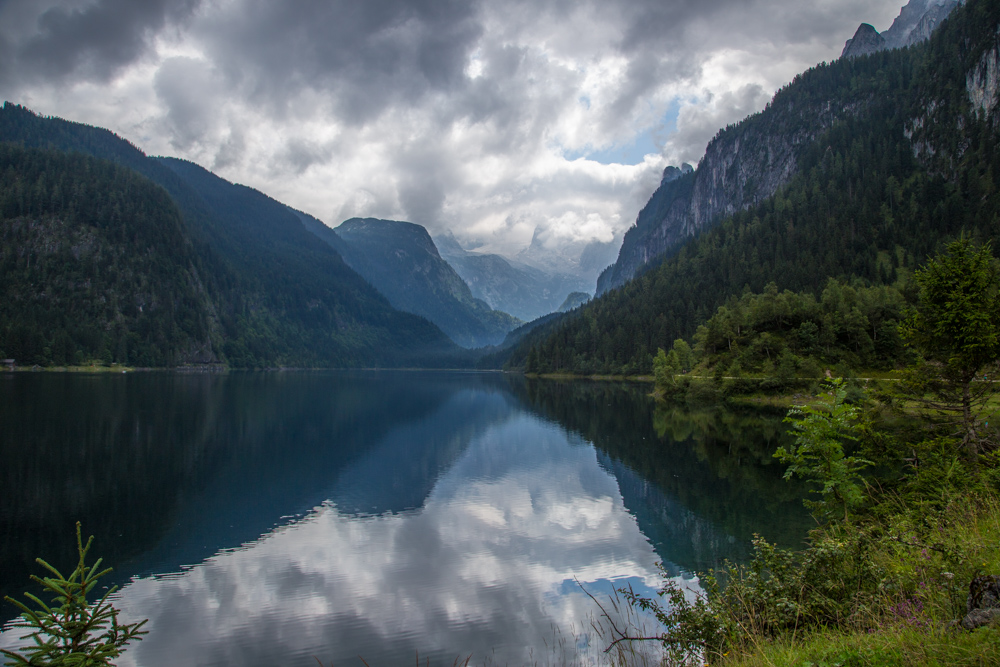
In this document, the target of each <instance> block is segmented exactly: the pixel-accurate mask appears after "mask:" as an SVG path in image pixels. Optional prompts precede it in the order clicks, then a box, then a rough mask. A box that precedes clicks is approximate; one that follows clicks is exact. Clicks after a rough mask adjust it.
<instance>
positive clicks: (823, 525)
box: [613, 238, 1000, 667]
mask: <svg viewBox="0 0 1000 667" xmlns="http://www.w3.org/2000/svg"><path fill="white" fill-rule="evenodd" d="M913 288H914V290H915V298H914V300H913V301H912V305H910V306H908V307H906V308H901V309H900V310H899V311H898V313H897V318H896V320H897V321H896V324H895V327H896V330H895V332H896V335H897V338H896V340H898V341H899V342H900V343H901V351H900V353H899V354H897V355H896V357H895V358H896V359H906V360H907V365H906V367H905V368H903V369H901V370H900V371H899V372H898V374H897V377H896V380H897V381H896V382H892V383H882V384H881V385H879V386H878V387H872V388H870V391H868V392H865V391H863V390H862V388H861V387H860V386H857V385H854V386H851V385H850V384H849V383H848V382H845V381H844V380H842V379H838V378H834V379H830V380H827V381H825V382H824V383H823V386H822V394H821V395H820V396H819V397H818V398H815V399H812V400H811V402H810V403H808V404H806V405H802V406H798V407H795V408H792V409H791V410H789V412H788V416H787V417H786V421H787V422H789V423H790V425H791V429H792V433H793V435H794V436H795V444H794V445H793V446H789V447H784V448H781V449H779V450H778V452H776V453H775V457H776V458H778V459H779V460H780V461H781V462H782V463H784V464H786V465H787V466H788V467H787V470H786V475H785V476H786V478H788V477H792V476H797V477H801V478H803V479H805V480H808V481H809V482H811V483H812V485H813V487H814V491H815V494H814V497H813V498H812V499H810V500H808V501H806V503H807V506H808V507H809V509H810V510H811V511H812V513H813V516H814V517H815V519H816V521H817V527H816V528H815V529H814V530H813V531H811V533H810V537H809V540H808V543H807V546H806V548H804V549H801V550H784V549H780V548H778V547H776V546H775V545H773V544H771V543H769V542H768V541H766V540H765V539H764V538H762V537H759V536H758V537H757V538H756V539H755V540H754V556H753V558H752V560H751V561H750V563H749V564H747V565H734V564H726V565H725V566H724V567H722V568H721V569H719V570H716V571H713V572H709V573H704V574H701V575H700V576H699V578H698V581H699V583H700V586H701V588H700V590H697V591H692V590H685V589H684V588H682V586H681V585H679V584H676V583H673V582H671V581H670V580H668V579H666V578H665V579H664V581H665V583H664V585H663V588H662V589H661V590H660V591H659V597H658V598H644V597H641V596H639V595H636V594H634V593H633V592H631V591H628V590H625V591H621V592H622V593H623V594H624V595H625V596H626V597H627V599H628V600H629V601H630V603H631V604H632V605H633V606H635V607H638V608H641V609H643V610H647V611H652V612H653V613H654V614H655V615H656V616H657V618H658V619H659V620H660V622H661V623H662V626H663V627H662V632H661V633H660V634H658V635H657V636H656V637H655V638H654V639H655V641H659V642H661V643H662V645H663V647H664V650H665V652H666V655H667V664H671V665H687V664H699V665H739V666H744V665H745V666H763V665H795V666H796V667H798V666H802V667H820V666H832V665H840V666H841V667H846V666H862V665H871V666H893V665H899V666H900V667H903V666H913V665H916V666H923V665H926V666H928V667H929V666H931V665H976V666H979V665H982V666H986V665H997V664H1000V436H998V430H997V425H998V424H1000V420H998V414H997V413H998V412H1000V400H998V399H1000V382H998V378H1000V270H998V263H997V261H996V260H995V259H994V258H993V256H992V252H991V249H990V247H989V245H978V244H976V243H974V242H972V241H971V240H969V239H966V238H960V239H958V240H957V241H954V242H952V243H951V244H949V245H948V246H947V249H946V251H945V252H943V253H942V254H939V255H938V256H936V257H934V258H933V259H931V260H929V262H928V263H927V264H926V265H925V266H924V267H923V268H921V269H919V270H917V271H916V272H915V273H914V275H913ZM772 296H774V295H773V294H772ZM754 298H755V297H752V296H751V297H750V298H749V299H748V300H750V301H752V300H753V299H754ZM807 328H809V327H807ZM799 330H800V331H801V330H802V326H801V325H800V327H799ZM884 334H886V335H891V334H890V332H889V330H888V329H884ZM708 338H709V336H707V335H705V334H704V333H703V334H702V336H701V339H700V340H699V345H701V346H702V349H701V353H702V354H704V353H705V347H704V345H705V341H706V340H707V339H708ZM758 340H759V339H758ZM681 342H683V341H681ZM684 348H685V345H680V344H676V345H675V346H674V348H673V349H672V350H671V352H670V353H669V355H668V354H667V353H665V352H663V351H661V354H660V355H659V356H660V358H661V360H660V362H659V364H658V366H659V367H658V371H659V373H658V375H657V378H656V380H657V387H658V391H659V392H660V393H661V394H662V395H665V396H668V397H669V396H675V397H677V396H681V397H683V398H688V399H690V392H691V391H693V388H694V387H695V386H696V383H694V382H688V383H687V387H686V391H684V392H681V391H680V390H679V389H678V385H679V384H681V383H678V382H677V381H676V379H675V376H674V374H673V373H672V371H674V370H682V369H683V368H684V363H685V360H686V359H685V352H686V350H685V349H684ZM688 349H689V350H690V348H688ZM727 352H728V350H727ZM737 354H739V353H737ZM688 362H689V363H692V365H693V361H691V360H688ZM734 363H739V361H738V360H734V361H732V362H730V367H732V365H733V364H734ZM706 384H709V385H710V386H711V385H712V384H713V383H708V382H706ZM714 384H715V387H716V390H717V387H718V385H719V384H720V383H718V382H716V383H714ZM991 424H992V425H991ZM637 639H638V638H637V637H630V636H629V635H628V631H623V632H622V633H619V636H616V637H614V638H613V640H614V641H615V642H617V643H627V642H632V641H635V640H637ZM648 640H649V639H648V638H646V639H644V641H648Z"/></svg>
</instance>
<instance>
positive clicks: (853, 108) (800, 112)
mask: <svg viewBox="0 0 1000 667" xmlns="http://www.w3.org/2000/svg"><path fill="white" fill-rule="evenodd" d="M958 4H959V3H958V2H957V1H956V0H910V2H909V3H908V4H907V5H906V6H905V7H903V9H902V11H901V12H900V16H899V17H898V18H897V19H896V21H894V22H893V25H892V27H890V28H889V29H888V30H886V31H885V33H883V34H882V35H880V34H879V33H878V31H876V30H875V28H873V27H872V26H870V25H868V24H862V25H861V27H860V28H858V31H857V32H856V33H855V36H854V37H853V38H852V39H850V40H848V42H847V45H846V46H845V47H844V56H846V57H849V58H850V57H857V56H861V55H865V54H868V53H874V52H876V51H879V50H882V49H885V48H895V47H897V46H907V45H909V44H913V43H916V42H918V41H921V40H924V39H926V38H927V37H928V36H929V35H930V33H931V32H932V31H933V30H934V28H936V27H937V26H938V25H939V24H940V22H941V21H942V20H944V18H945V17H947V15H948V14H949V13H950V12H951V11H952V10H953V9H954V8H955V7H956V6H958ZM992 62H993V64H992V65H991V64H990V61H984V63H983V64H982V66H981V68H980V69H982V70H983V72H984V73H983V74H982V75H981V76H980V79H981V80H982V81H983V82H988V81H994V82H995V81H997V78H996V73H997V69H998V62H1000V51H998V54H997V56H996V57H995V59H994V61H992ZM991 66H992V67H993V70H990V67H991ZM991 71H992V72H993V74H990V72H991ZM970 76H972V74H970ZM977 76H979V75H977ZM993 86H994V87H993V88H992V89H991V88H989V84H987V83H984V84H983V85H982V86H980V88H982V91H983V92H982V94H981V98H982V100H984V101H983V102H981V103H980V106H982V104H986V103H987V102H986V100H987V99H989V100H993V101H994V102H995V100H996V92H997V84H995V83H994V84H993ZM970 90H971V88H970ZM991 95H992V97H990V96H991ZM865 105H866V102H865V100H848V99H844V100H839V101H838V100H830V99H826V100H822V99H815V98H800V99H799V100H798V101H796V100H795V99H793V98H792V97H790V96H788V95H783V93H782V92H779V93H778V94H777V95H775V97H774V99H773V100H772V102H771V104H770V105H768V107H767V109H765V110H764V111H762V112H760V113H758V114H754V115H753V116H750V117H749V118H747V119H745V120H744V121H742V122H741V123H739V124H738V125H735V126H731V127H728V128H726V129H725V130H722V131H720V132H719V134H717V135H716V137H715V138H714V139H713V140H712V141H711V142H710V143H709V145H708V148H707V149H706V150H705V156H704V157H703V158H702V159H701V161H700V162H699V163H698V168H697V169H696V170H692V169H691V168H690V166H689V165H686V166H684V167H681V168H676V167H668V168H667V169H666V170H665V171H664V174H663V180H662V181H661V183H660V186H659V188H658V189H657V190H656V191H655V192H654V193H653V195H652V196H651V197H650V199H649V202H648V203H647V204H646V206H645V208H643V209H642V211H640V212H639V216H638V217H637V219H636V224H635V226H633V227H632V228H631V229H630V230H629V231H628V232H627V233H626V234H625V239H624V241H623V243H622V247H621V250H620V251H619V254H618V259H617V261H616V262H615V263H614V264H612V265H611V266H609V267H608V268H607V269H605V270H604V272H603V273H602V274H601V275H600V277H599V278H598V279H597V295H598V296H599V295H601V294H604V293H605V292H607V291H608V290H611V289H614V288H616V287H619V286H621V285H623V284H624V283H626V282H627V281H629V280H631V279H632V278H633V277H634V276H635V275H637V274H638V273H640V272H641V271H643V269H644V268H645V267H647V266H649V265H650V263H651V262H652V261H653V260H655V259H658V258H660V257H663V256H666V255H668V254H669V253H671V252H673V251H675V250H677V249H678V248H679V247H680V246H681V244H682V243H683V242H685V241H686V240H687V239H689V238H690V237H692V236H694V235H695V234H696V233H698V232H699V231H700V230H702V229H703V228H705V227H706V226H707V225H710V224H712V223H714V222H716V221H717V220H719V219H720V218H722V217H724V216H727V215H731V214H733V213H736V212H737V211H740V210H743V209H745V208H748V207H750V206H753V205H755V204H757V203H759V202H761V201H762V200H764V199H766V198H768V197H770V196H771V195H773V194H774V193H775V192H776V191H777V190H778V188H779V187H781V186H782V185H784V184H785V183H787V182H788V180H789V179H790V178H791V176H792V175H793V174H794V173H795V170H796V165H797V162H796V154H797V151H798V150H799V149H800V147H802V146H804V145H805V144H808V143H810V142H812V141H813V140H815V139H816V137H818V136H819V135H820V134H821V133H822V132H824V131H826V130H827V129H829V128H830V126H831V125H832V124H833V123H834V122H836V121H838V120H842V119H845V118H848V117H851V116H852V115H855V114H857V113H859V112H860V111H861V110H862V109H863V108H864V107H865Z"/></svg>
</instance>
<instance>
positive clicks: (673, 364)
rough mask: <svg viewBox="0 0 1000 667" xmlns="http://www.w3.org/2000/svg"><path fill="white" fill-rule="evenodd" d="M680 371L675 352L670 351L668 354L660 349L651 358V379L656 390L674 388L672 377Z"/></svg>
mask: <svg viewBox="0 0 1000 667" xmlns="http://www.w3.org/2000/svg"><path fill="white" fill-rule="evenodd" d="M679 370H680V362H679V361H678V359H677V351H676V350H670V353H669V354H668V353H666V352H664V351H663V348H662V347H661V348H660V349H659V351H657V353H656V357H654V358H653V379H654V381H655V382H656V387H657V389H660V390H663V389H668V388H671V387H673V386H674V376H675V375H676V374H677V372H678V371H679Z"/></svg>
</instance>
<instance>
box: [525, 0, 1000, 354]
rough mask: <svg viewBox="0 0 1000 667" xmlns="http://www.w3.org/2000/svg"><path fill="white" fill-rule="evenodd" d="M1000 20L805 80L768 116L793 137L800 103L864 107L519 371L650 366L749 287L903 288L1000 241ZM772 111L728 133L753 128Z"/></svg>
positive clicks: (976, 22) (979, 5)
mask: <svg viewBox="0 0 1000 667" xmlns="http://www.w3.org/2000/svg"><path fill="white" fill-rule="evenodd" d="M998 27H1000V3H997V2H992V1H984V0H970V2H968V3H967V4H966V5H965V6H963V7H959V8H958V9H956V10H955V12H954V13H953V14H952V16H951V17H950V18H949V19H948V20H947V21H945V22H944V24H943V25H942V27H941V28H940V29H939V30H938V31H937V32H936V33H935V34H934V36H933V37H932V38H931V40H930V41H929V42H928V43H926V44H923V45H920V46H916V47H911V48H909V49H905V50H900V51H882V52H879V53H875V54H872V55H870V56H866V57H861V58H855V59H842V60H839V61H836V62H834V63H829V64H822V65H819V66H817V67H815V68H813V69H811V70H809V71H807V72H805V73H804V74H802V75H800V76H799V77H796V79H795V81H794V82H793V83H792V84H790V85H789V86H788V87H786V88H785V89H784V90H782V91H781V92H780V93H778V95H776V96H775V102H773V103H772V104H771V107H770V110H773V109H782V108H785V109H790V111H789V112H788V113H789V115H788V116H786V117H784V119H782V117H780V116H774V117H773V118H772V119H771V120H770V121H769V122H773V123H779V122H780V123H787V124H788V125H789V127H790V128H794V127H795V126H796V125H797V124H798V123H800V122H804V120H803V119H802V117H801V115H800V113H799V111H798V110H799V109H802V108H803V106H806V107H807V108H822V107H825V106H826V105H827V103H828V101H829V104H830V106H831V107H833V106H835V103H836V101H837V100H840V101H843V100H847V99H849V100H853V101H854V102H853V103H852V104H854V105H855V106H856V111H855V112H854V113H852V114H851V115H850V116H849V117H847V118H844V119H841V120H837V121H836V122H833V123H831V125H830V128H829V129H828V130H826V131H825V132H823V133H822V134H819V135H817V136H816V138H815V139H814V140H812V141H810V142H808V143H805V144H804V145H803V146H802V147H801V149H800V150H799V153H798V155H799V157H798V158H797V165H798V170H797V173H796V175H795V176H793V177H792V178H791V179H790V180H789V182H788V183H787V185H785V186H783V187H781V188H780V189H778V190H776V193H775V195H774V196H772V197H769V198H767V199H764V200H763V201H761V202H759V203H757V204H755V205H753V206H751V207H749V208H747V209H746V210H743V211H740V212H737V213H735V214H733V215H730V216H729V217H727V218H725V219H723V221H722V222H721V223H720V224H719V225H717V226H715V227H713V228H711V229H708V230H705V231H702V232H701V233H700V234H699V235H698V236H697V237H696V238H694V239H693V240H691V241H689V242H688V243H686V244H685V245H683V246H682V247H681V248H680V250H679V251H678V252H677V253H676V255H674V256H671V257H669V258H667V259H665V260H664V261H662V263H661V264H660V265H659V266H658V267H656V268H653V269H651V270H649V271H648V272H646V273H645V274H643V275H642V276H641V277H639V278H637V279H635V280H633V281H631V282H629V283H627V284H625V285H624V286H622V287H621V288H619V289H616V290H613V291H611V292H609V293H607V294H605V295H604V296H602V297H601V298H599V299H595V300H594V301H592V302H591V303H590V304H588V305H587V306H585V307H584V308H582V309H580V310H579V311H575V312H574V313H573V314H571V315H568V316H566V317H564V318H561V319H560V320H559V321H558V322H555V323H550V324H549V325H548V326H547V327H546V328H545V329H544V330H538V331H535V332H533V333H532V334H531V335H529V336H528V337H527V338H526V339H525V341H523V342H522V343H521V345H519V346H518V347H517V348H515V349H514V350H513V352H512V356H511V357H510V360H509V362H508V363H509V365H512V366H515V367H523V365H524V363H525V361H526V359H527V356H528V354H529V351H530V350H531V348H532V347H534V348H535V352H534V354H535V355H537V358H538V359H539V361H540V363H541V364H543V366H542V367H541V368H540V370H572V371H577V372H619V371H624V372H648V371H649V370H650V369H651V359H652V355H653V354H655V353H656V350H657V348H669V347H670V345H671V343H672V342H673V341H674V340H675V339H676V338H686V339H688V340H690V339H691V338H692V336H693V334H694V332H695V330H696V329H697V327H698V326H699V325H700V324H702V323H704V322H705V321H706V320H707V319H708V318H709V317H710V316H711V315H713V314H714V313H715V312H716V309H717V308H718V307H719V306H721V305H722V304H723V303H725V302H726V300H727V299H728V298H730V297H731V296H738V295H740V294H741V293H743V292H744V290H750V291H752V292H756V293H760V292H763V291H764V288H765V286H766V285H767V284H768V283H771V282H774V283H775V285H776V287H777V289H779V290H785V289H789V290H793V291H796V292H802V291H808V292H811V293H812V294H814V295H815V296H817V297H818V296H819V294H820V292H821V291H822V289H823V287H824V286H825V285H826V282H827V280H828V278H830V277H836V278H841V279H844V280H847V281H851V280H854V281H858V282H860V283H861V284H872V285H877V284H891V283H893V282H895V281H896V280H897V279H898V278H899V277H900V276H905V275H906V274H907V272H908V271H910V270H911V269H912V268H913V267H915V266H917V265H919V264H920V263H922V262H923V261H924V260H925V258H926V257H927V256H928V255H929V254H931V253H932V252H933V251H935V249H937V248H939V247H940V246H941V244H942V242H944V241H945V240H947V239H951V238H954V237H955V236H957V235H959V234H960V233H962V232H963V231H964V232H966V233H970V234H972V235H975V236H978V237H980V238H981V239H983V240H996V239H997V238H998V236H1000V224H998V223H1000V194H998V193H1000V188H998V180H997V179H998V178H1000V150H998V149H1000V145H998V135H997V119H998V116H997V113H996V106H997V90H998V89H1000V85H998V84H1000V82H998V80H997V72H998V70H997V67H996V66H995V63H996V62H998V58H1000V43H998V33H997V28H998ZM795 100H799V101H804V102H805V103H807V104H800V103H798V102H796V103H794V104H792V103H791V102H792V101H795ZM779 102H781V104H779ZM774 113H777V112H774ZM760 118H761V116H760V115H757V116H753V117H751V118H750V119H748V120H747V121H744V123H741V124H740V125H738V126H736V127H735V128H730V129H729V130H727V131H726V132H727V133H731V134H733V136H737V135H740V134H741V133H745V132H747V131H748V128H752V127H753V126H754V125H755V124H757V123H760V122H761V120H760ZM745 125H746V127H744V126H745ZM682 180H683V177H682V178H681V179H678V182H679V181H682Z"/></svg>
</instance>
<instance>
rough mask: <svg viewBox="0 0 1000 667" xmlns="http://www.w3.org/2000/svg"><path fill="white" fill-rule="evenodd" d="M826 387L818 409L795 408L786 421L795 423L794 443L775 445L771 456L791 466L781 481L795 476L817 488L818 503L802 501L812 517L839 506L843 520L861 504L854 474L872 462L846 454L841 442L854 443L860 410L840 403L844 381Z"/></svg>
mask: <svg viewBox="0 0 1000 667" xmlns="http://www.w3.org/2000/svg"><path fill="white" fill-rule="evenodd" d="M827 388H828V389H829V390H830V391H829V393H828V394H827V396H828V400H827V401H825V403H823V404H821V405H820V406H815V405H799V406H795V407H793V408H792V409H791V410H789V411H788V415H787V416H786V417H785V421H786V422H790V423H791V424H792V425H793V426H792V427H793V429H794V435H795V445H794V446H793V447H791V448H785V447H779V448H778V451H776V452H775V453H774V457H775V458H777V459H778V460H780V461H781V462H782V463H787V464H789V465H788V469H787V470H786V471H785V479H790V478H791V477H792V476H793V475H798V476H799V477H802V478H804V479H808V480H811V481H813V482H815V483H817V484H819V485H820V488H819V490H818V491H817V492H818V493H819V494H820V495H821V496H822V500H821V501H819V502H816V501H806V505H807V506H808V507H809V508H810V509H812V510H813V514H814V515H816V516H830V515H831V514H832V511H833V509H834V508H838V507H839V508H842V509H843V512H844V520H845V521H847V520H848V517H849V512H850V510H851V508H852V507H856V506H858V505H860V504H861V502H862V500H863V495H862V493H861V485H860V484H858V475H859V473H860V472H861V471H862V470H864V469H865V468H866V467H868V466H870V465H871V464H872V463H871V461H868V460H867V459H863V458H859V457H855V456H846V455H845V454H844V446H843V441H844V440H855V441H856V440H857V439H858V431H859V429H860V428H861V425H860V423H859V419H858V408H857V407H855V406H853V405H848V404H846V403H845V402H844V398H845V397H846V396H847V384H846V383H845V382H844V380H843V378H835V379H833V380H829V381H828V382H827Z"/></svg>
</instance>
